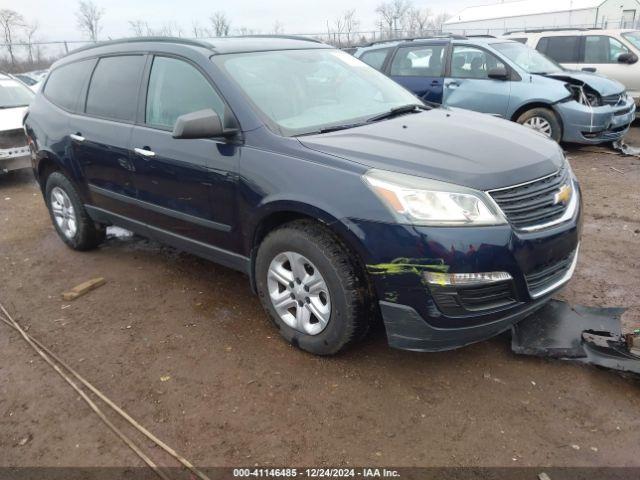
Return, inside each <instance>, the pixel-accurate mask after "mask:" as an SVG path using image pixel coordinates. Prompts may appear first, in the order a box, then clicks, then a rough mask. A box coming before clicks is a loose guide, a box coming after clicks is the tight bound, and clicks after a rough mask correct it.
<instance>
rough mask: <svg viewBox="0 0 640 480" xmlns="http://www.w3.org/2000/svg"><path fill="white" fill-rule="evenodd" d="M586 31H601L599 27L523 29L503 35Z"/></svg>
mask: <svg viewBox="0 0 640 480" xmlns="http://www.w3.org/2000/svg"><path fill="white" fill-rule="evenodd" d="M587 30H602V29H601V28H599V27H593V28H585V27H565V28H559V27H558V28H531V29H524V30H509V31H508V32H505V35H511V34H512V33H543V32H564V31H577V32H584V31H587Z"/></svg>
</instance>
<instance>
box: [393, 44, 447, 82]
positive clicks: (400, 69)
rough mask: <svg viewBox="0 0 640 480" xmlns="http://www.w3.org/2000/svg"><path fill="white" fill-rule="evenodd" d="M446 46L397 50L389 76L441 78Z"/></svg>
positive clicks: (425, 46)
mask: <svg viewBox="0 0 640 480" xmlns="http://www.w3.org/2000/svg"><path fill="white" fill-rule="evenodd" d="M445 50H446V45H421V46H417V47H402V48H400V49H398V52H397V53H396V56H395V57H394V58H393V62H392V63H391V75H393V76H398V77H441V76H442V72H443V68H444V52H445Z"/></svg>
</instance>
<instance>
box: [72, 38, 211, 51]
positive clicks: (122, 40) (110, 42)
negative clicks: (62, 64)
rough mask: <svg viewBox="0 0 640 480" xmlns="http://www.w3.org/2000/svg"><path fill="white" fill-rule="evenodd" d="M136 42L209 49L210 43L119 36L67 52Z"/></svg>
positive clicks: (183, 39) (182, 39)
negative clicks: (163, 43)
mask: <svg viewBox="0 0 640 480" xmlns="http://www.w3.org/2000/svg"><path fill="white" fill-rule="evenodd" d="M136 42H166V43H181V44H183V45H191V46H194V47H204V48H208V49H211V44H209V43H205V42H202V41H199V40H190V39H187V38H181V37H130V38H119V39H117V40H105V41H103V42H96V43H94V44H92V45H86V46H84V47H79V48H76V49H74V50H71V51H70V52H69V54H72V53H78V52H84V51H85V50H91V49H92V48H98V47H103V46H107V45H117V44H119V43H136Z"/></svg>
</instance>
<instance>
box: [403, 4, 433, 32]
mask: <svg viewBox="0 0 640 480" xmlns="http://www.w3.org/2000/svg"><path fill="white" fill-rule="evenodd" d="M431 15H432V13H431V10H430V9H428V8H422V9H421V8H413V7H412V8H410V9H409V10H408V11H407V29H408V30H409V32H410V33H411V34H412V35H422V34H424V33H425V31H426V30H427V29H428V26H429V19H430V18H431Z"/></svg>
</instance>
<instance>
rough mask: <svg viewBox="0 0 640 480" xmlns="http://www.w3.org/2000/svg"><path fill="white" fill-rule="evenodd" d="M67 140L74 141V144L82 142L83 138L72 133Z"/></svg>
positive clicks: (78, 134)
mask: <svg viewBox="0 0 640 480" xmlns="http://www.w3.org/2000/svg"><path fill="white" fill-rule="evenodd" d="M69 138H71V140H75V141H76V142H84V137H83V136H82V135H80V133H72V134H71V135H69Z"/></svg>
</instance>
